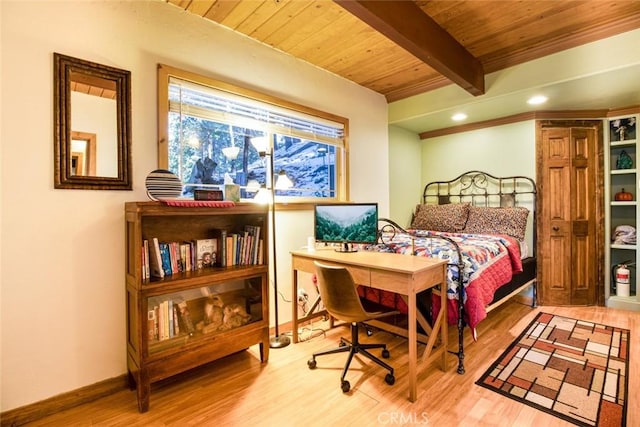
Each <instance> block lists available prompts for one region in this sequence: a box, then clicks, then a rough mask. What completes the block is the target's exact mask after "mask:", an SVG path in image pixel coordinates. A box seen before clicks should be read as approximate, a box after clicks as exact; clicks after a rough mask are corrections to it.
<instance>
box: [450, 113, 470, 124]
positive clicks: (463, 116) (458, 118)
mask: <svg viewBox="0 0 640 427" xmlns="http://www.w3.org/2000/svg"><path fill="white" fill-rule="evenodd" d="M466 118H467V115H466V114H465V113H456V114H454V115H453V116H451V120H455V121H456V122H459V121H462V120H464V119H466Z"/></svg>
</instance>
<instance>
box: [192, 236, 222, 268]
mask: <svg viewBox="0 0 640 427" xmlns="http://www.w3.org/2000/svg"><path fill="white" fill-rule="evenodd" d="M217 252H218V241H217V239H198V240H196V254H197V261H196V263H197V264H196V265H197V268H198V270H200V269H202V268H208V267H213V266H214V265H215V263H216V254H217Z"/></svg>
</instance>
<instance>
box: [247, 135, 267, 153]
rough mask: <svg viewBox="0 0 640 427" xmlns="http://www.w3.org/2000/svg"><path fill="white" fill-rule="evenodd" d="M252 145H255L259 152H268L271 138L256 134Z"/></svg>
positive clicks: (252, 139)
mask: <svg viewBox="0 0 640 427" xmlns="http://www.w3.org/2000/svg"><path fill="white" fill-rule="evenodd" d="M251 145H253V147H254V148H255V149H256V150H258V152H259V153H266V152H267V148H268V147H269V140H268V139H267V137H266V136H254V137H253V138H251Z"/></svg>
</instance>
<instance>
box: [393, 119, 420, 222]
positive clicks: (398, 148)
mask: <svg viewBox="0 0 640 427" xmlns="http://www.w3.org/2000/svg"><path fill="white" fill-rule="evenodd" d="M389 141H390V146H389V165H390V166H389V181H390V184H389V199H390V202H391V208H390V212H389V218H391V219H392V220H394V221H395V222H397V223H398V224H400V225H401V226H404V227H408V226H409V225H410V224H411V214H412V213H413V210H414V208H415V206H416V204H418V203H420V199H421V194H422V188H423V184H422V180H421V174H422V163H421V162H422V158H421V154H420V153H421V149H422V144H423V142H422V141H420V137H419V136H418V135H417V134H415V133H413V132H409V131H407V130H405V129H402V128H399V127H397V126H389Z"/></svg>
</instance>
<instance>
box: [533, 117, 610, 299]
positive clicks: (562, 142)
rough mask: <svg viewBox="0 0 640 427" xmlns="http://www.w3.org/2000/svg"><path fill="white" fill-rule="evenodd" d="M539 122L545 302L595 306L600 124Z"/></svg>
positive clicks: (541, 288) (540, 242)
mask: <svg viewBox="0 0 640 427" xmlns="http://www.w3.org/2000/svg"><path fill="white" fill-rule="evenodd" d="M582 123H583V122H580V123H554V122H539V123H538V141H537V154H538V155H537V158H538V162H537V176H538V178H537V181H538V186H539V188H538V194H539V196H538V203H539V206H538V284H539V291H540V293H539V299H540V303H541V304H543V305H593V304H596V302H597V301H598V290H601V289H602V267H601V266H600V265H601V264H602V261H603V256H602V254H603V252H602V248H598V245H599V246H602V244H601V240H600V238H599V235H600V234H601V233H600V232H599V230H600V229H602V215H601V208H600V205H601V204H602V199H601V198H602V195H601V193H602V182H601V181H602V177H601V173H600V172H599V171H600V169H601V152H602V150H601V145H602V144H600V142H599V141H600V140H601V124H599V122H595V123H594V122H591V124H590V125H588V126H584V125H581V124H582Z"/></svg>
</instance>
